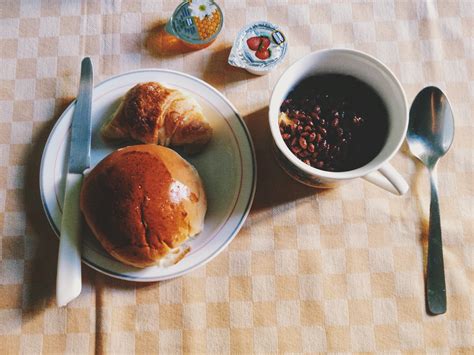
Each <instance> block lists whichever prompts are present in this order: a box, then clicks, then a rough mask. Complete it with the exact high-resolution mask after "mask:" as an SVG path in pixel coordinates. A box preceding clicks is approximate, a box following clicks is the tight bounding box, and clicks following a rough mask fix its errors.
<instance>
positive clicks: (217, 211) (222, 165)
mask: <svg viewBox="0 0 474 355" xmlns="http://www.w3.org/2000/svg"><path fill="white" fill-rule="evenodd" d="M146 81H158V82H161V83H163V84H166V85H168V86H171V87H175V88H179V89H182V90H185V91H187V92H189V93H191V94H192V95H193V96H194V97H195V98H196V99H197V101H198V102H199V103H200V104H201V106H202V108H203V111H204V114H205V116H206V117H207V118H208V119H209V121H210V124H211V125H212V127H213V129H214V135H213V138H212V140H211V142H210V143H209V145H208V146H207V147H206V148H205V149H204V151H203V152H201V153H200V154H198V155H196V156H194V157H191V158H189V157H185V158H186V159H188V160H189V161H190V162H191V163H192V164H193V165H194V166H195V167H196V169H197V170H198V172H199V174H200V176H201V178H202V180H203V182H204V185H205V189H206V194H207V199H208V209H207V214H206V219H205V224H204V229H203V231H202V232H201V233H200V234H199V235H198V236H196V237H194V238H192V239H190V240H188V241H187V242H186V243H187V245H189V246H190V247H191V251H190V252H189V253H188V254H187V255H186V256H185V257H184V258H183V259H182V260H181V261H180V262H178V263H177V264H175V265H171V266H167V267H163V266H152V267H148V268H145V269H137V268H134V267H131V266H127V265H124V264H122V263H120V262H118V261H116V260H115V259H113V258H112V257H111V256H109V254H107V252H106V251H105V250H104V249H102V247H101V246H100V244H99V243H98V242H97V240H96V239H95V238H94V237H93V236H91V235H90V232H88V229H87V228H85V231H84V233H83V252H82V260H83V261H84V262H85V263H86V264H87V265H89V266H90V267H92V268H94V269H96V270H98V271H100V272H103V273H104V274H107V275H110V276H112V277H116V278H120V279H126V280H132V281H159V280H165V279H169V278H173V277H177V276H181V275H184V274H185V273H187V272H189V271H191V270H193V269H195V268H196V267H198V266H201V265H204V264H205V263H206V262H208V261H210V260H211V259H212V258H213V257H215V256H216V255H217V254H219V252H221V251H222V250H223V249H224V248H225V247H226V246H227V244H229V242H230V241H231V240H232V239H233V238H234V236H235V235H236V234H237V232H238V231H239V229H240V228H241V227H242V225H243V223H244V221H245V219H246V217H247V215H248V213H249V210H250V206H251V204H252V201H253V197H254V193H255V185H256V165H255V164H256V163H255V152H254V148H253V144H252V141H251V138H250V134H249V132H248V130H247V127H246V126H245V123H244V121H243V120H242V118H241V117H240V116H239V114H238V113H237V110H236V109H235V108H234V106H233V105H232V104H231V103H230V102H229V101H228V100H227V99H226V98H225V97H224V96H223V95H222V94H221V93H219V92H218V91H217V90H216V89H214V88H213V87H211V86H210V85H208V84H206V83H205V82H203V81H202V80H199V79H197V78H195V77H193V76H190V75H187V74H183V73H180V72H176V71H171V70H163V69H145V70H138V71H133V72H129V73H125V74H121V75H118V76H114V77H112V78H110V79H108V80H105V81H103V82H102V83H100V84H99V85H97V86H96V87H95V89H94V95H93V102H92V147H91V164H92V166H95V165H96V164H97V163H98V162H99V161H100V160H102V159H103V158H104V157H105V156H107V155H108V154H110V153H111V152H113V151H114V150H115V149H117V148H118V146H113V145H111V144H110V143H106V142H104V141H103V140H102V138H101V136H100V134H99V129H100V127H101V126H102V124H103V122H104V120H105V119H107V117H108V116H109V115H110V114H112V113H113V112H114V111H115V109H116V108H117V106H118V103H119V100H120V98H121V97H122V96H123V95H124V94H125V93H126V92H127V90H128V89H130V88H131V87H132V86H134V85H135V84H137V83H140V82H146ZM74 105H75V102H73V103H72V104H71V105H69V107H68V108H67V109H66V110H65V111H64V113H63V114H62V115H61V117H60V118H59V120H58V122H57V123H56V125H55V126H54V128H53V130H52V131H51V134H50V136H49V138H48V141H47V143H46V146H45V149H44V152H43V158H42V161H41V168H40V190H41V199H42V202H43V207H44V210H45V212H46V216H47V217H48V220H49V223H50V224H51V227H52V228H53V230H54V232H55V233H56V234H57V235H58V236H59V230H60V225H61V216H62V203H63V194H64V177H65V173H66V169H67V157H69V141H70V126H71V119H72V113H73V110H74Z"/></svg>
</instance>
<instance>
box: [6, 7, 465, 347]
mask: <svg viewBox="0 0 474 355" xmlns="http://www.w3.org/2000/svg"><path fill="white" fill-rule="evenodd" d="M218 3H219V4H220V5H221V7H222V9H223V11H224V14H225V25H224V29H223V31H222V34H221V35H220V37H219V38H218V40H217V41H216V43H214V44H213V45H212V46H211V47H209V48H207V49H204V50H201V51H197V52H192V53H186V54H178V55H167V56H159V55H157V54H156V53H153V51H152V50H151V47H150V45H149V43H148V42H149V38H150V35H151V34H153V29H154V28H155V26H156V25H157V24H158V23H160V22H163V21H165V20H166V19H167V18H168V17H169V16H170V14H171V13H172V11H173V9H174V7H176V5H177V4H178V1H172V0H142V1H125V0H123V1H106V0H105V1H92V0H91V1H87V2H81V1H79V0H78V1H64V2H61V3H60V2H56V1H39V0H30V1H27V0H23V1H19V0H18V1H16V0H10V1H8V0H2V1H1V2H0V16H1V19H0V235H1V243H0V353H1V354H7V353H18V352H23V353H28V354H33V353H40V352H43V353H45V354H50V353H62V352H71V353H114V354H121V353H123V354H130V353H133V352H136V353H143V354H145V353H146V354H148V353H155V352H161V353H166V354H167V353H170V354H174V353H182V352H185V353H205V352H209V353H217V354H225V353H245V354H247V353H251V352H255V353H275V352H298V353H300V352H311V353H314V352H352V351H353V352H391V353H392V352H393V353H399V352H409V353H419V352H430V353H447V352H453V353H474V301H473V300H474V297H473V295H474V286H473V284H474V253H473V251H474V231H473V221H474V214H473V213H474V212H473V211H474V199H473V198H474V188H473V183H474V176H473V175H474V174H473V170H474V146H473V136H474V116H473V112H474V1H470V0H467V1H449V0H446V1H444V0H440V1H438V2H433V1H405V0H393V1H389V0H380V1H374V2H367V1H357V2H353V3H350V2H347V1H334V2H331V1H324V0H321V1H314V0H313V1H311V0H299V1H297V0H294V1H293V0H225V1H218ZM262 19H265V20H269V21H272V22H275V23H277V24H279V25H281V26H282V28H283V30H284V32H285V33H286V34H287V36H288V38H289V43H290V51H289V55H288V57H287V59H286V61H285V63H284V64H283V65H282V66H281V68H279V70H278V71H277V72H274V73H271V74H270V75H267V76H263V77H254V76H252V75H250V74H247V73H246V72H244V71H241V70H239V69H235V68H231V67H229V66H228V65H227V64H226V61H227V56H228V53H229V49H230V46H231V43H232V41H233V39H234V37H235V35H236V34H237V32H238V30H239V28H240V27H241V26H243V25H244V24H246V23H249V22H251V21H254V20H262ZM147 43H148V45H147ZM331 47H347V48H356V49H359V50H362V51H365V52H368V53H370V54H372V55H374V56H376V57H378V58H379V59H380V60H382V61H383V62H384V63H386V64H387V65H388V66H389V67H390V69H391V70H392V71H393V72H394V73H395V74H396V75H397V76H398V78H399V79H400V81H401V83H402V84H403V86H404V88H405V90H406V93H407V97H408V100H409V102H411V101H412V99H413V98H414V96H415V95H416V93H417V92H418V91H419V90H420V89H421V88H422V87H424V86H426V85H428V84H433V85H437V86H439V87H440V88H442V89H443V90H444V91H445V92H446V93H447V94H448V96H449V99H450V101H451V104H452V106H453V110H454V116H455V125H456V138H455V142H454V145H453V147H452V149H451V150H450V151H449V153H448V154H447V155H446V157H445V158H444V159H443V160H442V161H441V162H440V164H439V185H440V186H439V189H440V201H441V214H442V223H443V225H442V227H443V238H444V257H445V269H446V282H447V293H448V312H447V313H446V314H444V315H441V316H437V317H431V316H428V315H427V314H426V311H425V303H424V280H423V270H424V256H425V255H426V237H425V236H426V229H427V217H428V208H429V190H428V176H427V173H426V171H425V170H424V169H423V167H422V166H421V165H420V164H418V163H416V162H415V161H414V159H413V158H412V157H411V156H410V155H409V153H408V150H407V148H406V146H404V147H403V148H402V150H401V152H400V153H399V154H398V155H397V156H396V157H395V159H394V160H393V165H394V166H395V167H396V168H397V169H399V171H400V172H401V173H402V174H403V176H404V177H405V178H406V179H407V181H409V183H410V186H411V190H410V192H409V193H408V194H407V195H406V196H403V197H396V196H393V195H391V194H389V193H386V192H384V191H382V190H380V189H378V188H376V187H374V186H372V185H370V184H368V183H366V182H363V181H362V180H357V181H354V182H351V183H349V184H347V185H345V186H343V187H341V188H338V189H334V190H327V191H317V190H313V189H310V188H306V187H304V186H302V185H299V184H298V183H296V182H294V181H292V180H291V179H290V178H288V177H287V176H286V175H285V174H284V173H283V172H282V171H281V170H280V169H279V168H278V167H277V165H276V163H275V161H274V159H273V157H272V154H271V152H270V141H271V139H270V134H269V132H268V128H267V124H266V120H267V105H268V101H269V96H270V93H271V90H272V87H273V85H274V84H275V82H276V80H277V79H278V77H279V75H280V74H281V72H282V70H284V69H285V68H286V67H287V66H288V65H289V64H290V63H292V62H294V61H295V60H297V59H298V58H300V57H301V56H303V55H304V54H306V53H309V52H311V51H314V50H318V49H323V48H331ZM85 55H88V56H91V58H92V60H93V62H94V66H95V72H96V77H95V82H96V83H98V82H99V81H101V80H103V79H105V78H107V77H109V76H111V75H114V74H118V73H122V72H126V71H129V70H132V69H137V68H148V67H159V68H170V69H175V70H180V71H184V72H186V73H189V74H192V75H195V76H197V77H199V78H202V79H204V80H205V81H207V82H209V83H210V84H212V85H214V86H215V87H216V88H218V89H219V90H221V91H222V92H223V93H224V94H225V95H226V96H227V97H228V98H229V99H230V100H231V101H232V102H233V103H234V105H235V106H236V107H237V108H238V110H239V111H240V113H241V114H242V115H243V117H244V118H245V120H246V122H247V124H248V126H249V129H250V131H251V133H252V137H253V139H254V143H255V146H256V152H257V159H258V186H257V194H256V199H255V203H254V206H253V208H252V211H251V213H250V216H249V218H248V220H247V222H246V224H245V226H244V227H243V229H242V230H241V232H240V233H239V234H238V235H237V237H236V238H235V239H234V241H233V242H232V243H231V244H230V246H229V247H228V248H227V249H226V250H225V251H224V252H223V253H222V254H220V255H219V256H218V257H217V258H215V259H214V260H213V261H212V262H210V263H209V264H208V265H206V266H205V267H202V268H200V269H198V270H197V271H195V272H192V273H190V274H188V275H186V276H184V277H181V278H179V279H175V280H171V281H166V282H161V283H150V284H135V283H129V282H124V281H118V280H114V279H111V278H109V277H106V276H103V275H101V274H99V273H97V272H95V271H93V270H91V269H89V268H88V267H86V266H84V267H83V270H84V274H85V275H84V288H83V292H82V294H81V296H80V297H79V298H78V299H77V300H75V301H74V302H72V303H71V304H70V305H69V306H68V307H67V308H61V309H59V308H57V307H56V305H55V297H54V288H55V287H54V286H55V272H56V260H57V257H56V255H57V250H58V240H57V238H56V237H55V235H54V234H53V232H52V230H51V229H50V228H49V226H48V223H47V221H46V218H45V216H44V214H43V211H42V207H41V203H40V197H39V187H38V184H39V183H38V175H39V164H40V158H41V154H42V150H43V148H44V145H45V142H46V139H47V137H48V134H49V132H50V130H51V127H52V125H53V124H54V123H55V121H56V120H57V119H58V117H59V115H60V114H61V112H62V111H63V110H64V108H65V107H66V105H67V104H68V103H69V102H70V101H71V99H72V98H73V97H74V96H75V95H76V93H77V87H78V79H79V70H80V60H81V58H82V57H83V56H85Z"/></svg>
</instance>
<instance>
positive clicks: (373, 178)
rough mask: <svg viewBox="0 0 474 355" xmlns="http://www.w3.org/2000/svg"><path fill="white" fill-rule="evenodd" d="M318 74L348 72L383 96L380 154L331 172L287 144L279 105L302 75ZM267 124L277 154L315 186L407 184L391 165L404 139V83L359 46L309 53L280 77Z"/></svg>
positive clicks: (398, 189) (394, 188)
mask: <svg viewBox="0 0 474 355" xmlns="http://www.w3.org/2000/svg"><path fill="white" fill-rule="evenodd" d="M318 74H344V75H350V76H353V77H355V78H357V79H359V80H361V81H363V82H364V83H366V84H368V85H369V86H370V87H372V89H374V90H375V92H376V93H377V94H378V95H379V96H380V98H381V99H382V101H383V103H384V104H385V106H386V109H387V113H388V135H387V139H386V141H385V145H384V146H383V147H382V149H381V151H380V152H379V154H378V155H377V156H376V157H375V158H374V159H372V160H371V161H369V162H368V163H367V164H365V165H364V166H361V167H360V168H357V169H354V170H350V171H343V172H331V171H325V170H320V169H316V168H314V167H312V166H310V165H307V164H305V163H303V162H302V161H301V160H299V159H298V158H297V157H296V156H295V155H294V154H293V153H292V152H291V151H290V149H289V148H288V147H287V145H286V144H285V142H284V140H283V138H282V136H281V133H280V129H279V123H278V116H279V113H280V106H281V104H282V102H283V101H284V100H285V99H286V97H287V96H288V94H289V93H290V91H291V90H292V89H293V88H294V87H295V86H296V85H297V84H298V83H300V82H301V81H302V80H304V79H306V78H308V77H311V76H314V75H318ZM269 124H270V130H271V133H272V137H273V142H274V146H273V149H274V153H275V157H276V158H277V161H278V162H279V164H280V166H281V167H282V168H283V169H284V170H285V171H286V172H287V173H288V174H289V175H290V176H291V177H293V178H294V179H295V180H297V181H299V182H301V183H304V184H306V185H309V186H313V187H320V188H327V187H335V186H337V185H338V184H340V183H343V182H345V181H348V180H350V179H354V178H358V177H361V178H363V179H365V180H367V181H369V182H371V183H373V184H375V185H377V186H379V187H381V188H383V189H385V190H388V191H390V192H393V193H395V194H399V195H403V194H404V193H406V192H407V191H408V189H409V187H408V184H407V183H406V181H405V180H404V179H403V177H402V176H401V175H400V174H399V173H398V172H397V171H396V170H395V169H394V168H393V167H392V166H391V165H390V164H389V160H390V159H391V158H392V157H393V156H394V155H395V154H396V153H397V152H398V150H399V149H400V146H401V145H402V143H403V140H404V139H405V135H406V132H407V127H408V106H407V101H406V97H405V93H404V91H403V88H402V86H401V85H400V82H399V81H398V80H397V78H396V77H395V75H394V74H393V73H392V72H391V71H390V70H389V69H388V68H387V67H386V66H385V65H384V64H382V63H381V62H380V61H379V60H377V59H375V58H374V57H372V56H370V55H368V54H366V53H363V52H360V51H356V50H350V49H327V50H322V51H317V52H313V53H310V54H308V55H306V56H305V57H303V58H301V59H300V60H298V61H297V62H296V63H294V64H293V65H291V66H290V67H289V68H288V69H287V70H286V71H285V72H284V73H283V74H282V76H281V77H280V79H279V80H278V82H277V84H276V85H275V88H274V89H273V93H272V97H271V99H270V108H269Z"/></svg>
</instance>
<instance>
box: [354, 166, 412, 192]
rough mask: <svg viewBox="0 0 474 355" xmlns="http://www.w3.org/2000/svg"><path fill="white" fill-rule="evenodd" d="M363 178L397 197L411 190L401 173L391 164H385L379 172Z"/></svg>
mask: <svg viewBox="0 0 474 355" xmlns="http://www.w3.org/2000/svg"><path fill="white" fill-rule="evenodd" d="M362 178H363V179H365V180H367V181H368V182H370V183H372V184H374V185H377V186H378V187H380V188H382V189H384V190H387V191H390V192H391V193H393V194H395V195H403V194H405V193H406V192H407V191H408V190H409V188H410V187H409V186H408V184H407V182H406V181H405V179H404V178H403V177H402V176H401V175H400V173H399V172H398V171H396V170H395V168H394V167H393V166H391V165H390V164H389V163H385V164H384V165H382V167H381V168H380V169H379V170H377V171H374V172H372V173H369V174H367V175H365V176H363V177H362Z"/></svg>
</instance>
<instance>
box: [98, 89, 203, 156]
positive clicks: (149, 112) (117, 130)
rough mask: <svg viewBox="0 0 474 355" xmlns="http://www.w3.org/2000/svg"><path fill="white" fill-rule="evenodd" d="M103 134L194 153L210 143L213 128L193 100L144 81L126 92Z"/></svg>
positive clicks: (178, 91)
mask: <svg viewBox="0 0 474 355" xmlns="http://www.w3.org/2000/svg"><path fill="white" fill-rule="evenodd" d="M102 135H103V137H104V138H106V139H112V140H114V139H115V140H117V139H118V140H134V141H139V142H142V143H153V144H159V145H163V146H173V147H178V146H182V147H184V148H185V149H186V151H188V152H191V153H193V152H197V151H199V150H201V149H202V148H203V147H204V146H205V145H206V144H207V143H208V142H209V140H210V139H211V137H212V127H211V126H210V125H209V123H208V122H207V120H206V118H205V117H204V115H203V113H202V110H201V107H200V106H199V104H198V103H197V101H196V100H194V98H193V97H191V96H190V95H187V94H185V93H183V92H182V91H181V90H176V89H170V88H167V87H165V86H163V85H161V84H160V83H157V82H147V83H140V84H137V85H135V86H134V87H133V88H131V89H130V90H129V91H128V92H127V94H126V95H125V96H124V98H123V100H122V102H121V104H120V106H119V107H118V109H117V111H116V112H115V113H114V114H113V115H112V117H111V119H110V120H109V121H108V122H106V123H105V124H104V126H103V127H102Z"/></svg>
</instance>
